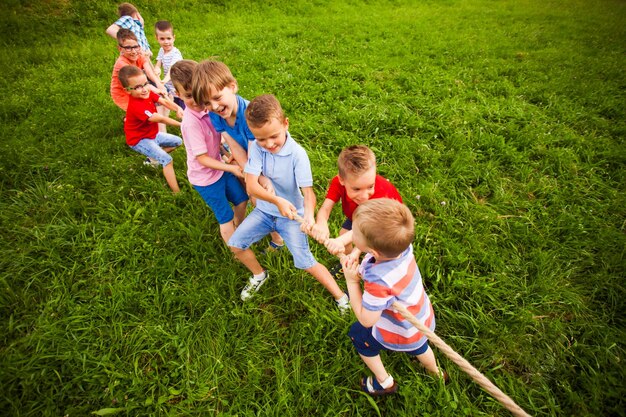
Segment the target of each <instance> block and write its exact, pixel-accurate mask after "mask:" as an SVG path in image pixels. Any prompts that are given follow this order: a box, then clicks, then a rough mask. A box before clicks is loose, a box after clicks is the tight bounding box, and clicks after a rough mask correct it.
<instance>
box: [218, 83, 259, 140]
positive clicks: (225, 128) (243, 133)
mask: <svg viewBox="0 0 626 417" xmlns="http://www.w3.org/2000/svg"><path fill="white" fill-rule="evenodd" d="M248 103H250V102H249V101H248V100H246V99H245V98H243V97H241V96H240V95H238V94H237V118H236V119H235V125H234V126H230V125H229V124H228V123H227V122H226V119H222V117H221V116H219V115H218V114H215V113H213V112H210V113H209V117H210V118H211V123H213V127H215V130H217V132H218V133H222V132H226V133H228V134H229V135H230V136H231V137H232V138H233V139H235V140H236V141H237V143H238V144H240V145H241V147H242V148H243V149H244V150H245V151H246V152H248V142H249V141H251V140H254V135H253V134H252V132H251V131H250V128H249V127H248V122H246V109H247V108H248Z"/></svg>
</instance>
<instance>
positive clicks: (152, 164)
mask: <svg viewBox="0 0 626 417" xmlns="http://www.w3.org/2000/svg"><path fill="white" fill-rule="evenodd" d="M143 164H144V165H147V166H150V167H152V168H158V167H159V165H160V164H159V161H157V160H156V159H151V158H146V160H145V161H143Z"/></svg>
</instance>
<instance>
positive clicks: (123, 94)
mask: <svg viewBox="0 0 626 417" xmlns="http://www.w3.org/2000/svg"><path fill="white" fill-rule="evenodd" d="M126 65H135V66H136V67H139V68H141V69H143V66H144V65H145V60H144V58H143V57H142V56H139V58H137V61H135V62H131V61H129V60H128V59H127V58H126V57H125V56H123V55H120V57H119V58H117V61H115V65H114V66H113V72H112V73H111V90H110V91H111V98H112V99H113V102H114V103H115V104H116V105H117V107H119V108H120V109H122V110H124V111H126V108H127V107H128V99H129V98H130V94H128V91H126V90H125V89H124V87H123V86H122V83H121V82H120V79H119V78H118V77H117V75H118V74H119V72H120V69H122V67H125V66H126Z"/></svg>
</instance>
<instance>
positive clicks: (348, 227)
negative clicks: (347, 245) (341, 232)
mask: <svg viewBox="0 0 626 417" xmlns="http://www.w3.org/2000/svg"><path fill="white" fill-rule="evenodd" d="M341 227H342V228H343V229H346V230H352V220H350V219H346V221H345V222H343V224H342V225H341Z"/></svg>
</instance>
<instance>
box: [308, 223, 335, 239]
mask: <svg viewBox="0 0 626 417" xmlns="http://www.w3.org/2000/svg"><path fill="white" fill-rule="evenodd" d="M311 236H313V239H315V240H317V241H318V242H319V243H321V244H322V245H323V244H324V243H325V242H326V241H327V240H328V239H329V238H330V230H328V223H326V222H324V223H315V224H314V225H313V227H312V228H311Z"/></svg>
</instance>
